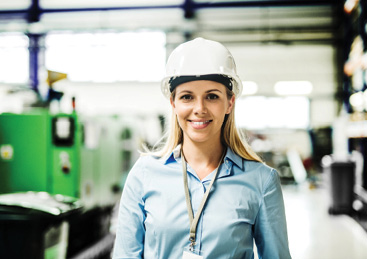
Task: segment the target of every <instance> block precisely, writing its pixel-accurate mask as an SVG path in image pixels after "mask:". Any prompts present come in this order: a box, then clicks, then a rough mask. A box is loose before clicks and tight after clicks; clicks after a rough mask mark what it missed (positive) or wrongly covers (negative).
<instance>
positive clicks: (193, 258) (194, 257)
mask: <svg viewBox="0 0 367 259" xmlns="http://www.w3.org/2000/svg"><path fill="white" fill-rule="evenodd" d="M194 251H195V250H194ZM200 254H201V253H200V252H198V254H195V253H193V251H191V250H190V249H189V248H185V249H184V251H183V254H182V259H204V257H203V256H202V255H200Z"/></svg>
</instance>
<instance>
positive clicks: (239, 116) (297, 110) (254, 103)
mask: <svg viewBox="0 0 367 259" xmlns="http://www.w3.org/2000/svg"><path fill="white" fill-rule="evenodd" d="M309 114H310V102H309V99H308V98H307V97H304V96H291V97H265V96H249V97H245V98H241V99H238V101H237V103H236V123H237V126H238V127H240V128H246V129H267V128H291V129H305V128H308V126H309V121H310V115H309Z"/></svg>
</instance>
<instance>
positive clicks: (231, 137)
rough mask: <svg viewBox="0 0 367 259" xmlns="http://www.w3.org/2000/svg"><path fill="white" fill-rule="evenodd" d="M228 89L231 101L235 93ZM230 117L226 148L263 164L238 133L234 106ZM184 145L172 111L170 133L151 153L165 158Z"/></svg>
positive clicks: (224, 129)
mask: <svg viewBox="0 0 367 259" xmlns="http://www.w3.org/2000/svg"><path fill="white" fill-rule="evenodd" d="M226 89H227V98H228V100H230V99H231V98H232V96H233V95H234V93H233V92H232V91H231V90H229V89H228V88H226ZM175 93H176V91H175V90H174V91H173V92H172V94H171V97H172V99H174V98H175ZM233 105H234V104H233ZM226 116H228V117H227V118H226V119H225V121H224V123H223V126H222V134H221V141H222V144H223V145H224V146H227V147H229V148H231V149H232V150H233V152H234V153H236V154H237V155H239V156H240V157H242V158H244V159H247V160H252V161H257V162H261V163H262V162H263V161H262V159H261V158H260V157H259V156H258V155H257V154H256V153H255V152H254V151H253V150H252V148H251V147H250V145H249V144H248V142H247V141H246V139H245V137H244V136H243V135H242V134H241V133H240V132H239V131H238V129H237V128H236V125H235V117H234V106H233V109H232V111H231V113H230V114H228V115H226ZM182 143H183V132H182V129H181V127H180V125H179V124H178V120H177V116H176V115H175V113H174V112H173V110H172V111H171V120H170V124H169V127H168V131H167V132H166V134H165V136H164V137H163V138H162V140H161V141H160V142H159V143H158V145H156V146H155V150H156V151H153V152H151V154H152V155H155V156H158V157H165V156H168V155H170V154H171V153H172V151H173V150H174V149H175V148H176V147H177V145H179V144H182Z"/></svg>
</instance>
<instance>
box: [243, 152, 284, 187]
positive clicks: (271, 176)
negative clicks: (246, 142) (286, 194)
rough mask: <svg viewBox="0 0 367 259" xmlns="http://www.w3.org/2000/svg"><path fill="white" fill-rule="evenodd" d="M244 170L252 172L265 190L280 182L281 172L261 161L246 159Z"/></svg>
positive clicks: (248, 172)
mask: <svg viewBox="0 0 367 259" xmlns="http://www.w3.org/2000/svg"><path fill="white" fill-rule="evenodd" d="M244 172H245V173H247V174H252V175H253V176H254V178H256V179H257V182H258V183H259V185H260V186H261V187H262V189H263V190H266V189H267V188H268V187H269V186H273V185H274V184H275V185H277V184H278V183H279V174H278V172H277V171H276V169H274V168H272V167H270V166H268V165H266V164H264V163H261V162H257V161H250V160H246V159H244Z"/></svg>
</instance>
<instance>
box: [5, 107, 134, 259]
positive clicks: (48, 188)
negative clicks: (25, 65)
mask: <svg viewBox="0 0 367 259" xmlns="http://www.w3.org/2000/svg"><path fill="white" fill-rule="evenodd" d="M129 131H130V132H132V131H131V129H130V128H129V127H128V125H127V124H126V122H125V121H124V120H123V118H121V117H118V116H91V117H87V116H80V115H78V114H77V113H76V112H73V113H71V114H64V113H57V114H52V113H50V111H49V110H47V109H32V110H29V111H26V112H23V113H21V114H15V113H3V114H0V195H1V194H9V193H22V192H23V193H24V192H28V191H31V192H46V193H48V194H51V195H58V194H61V195H64V196H71V197H74V198H77V199H78V200H79V201H80V204H81V205H82V210H81V213H77V214H75V215H74V216H73V217H72V218H69V219H68V224H69V226H70V229H69V242H68V246H67V247H68V252H67V257H70V256H73V255H75V254H77V253H78V251H80V250H84V249H85V248H86V247H88V246H89V245H90V244H93V243H95V242H96V241H97V240H99V239H101V238H102V237H103V236H105V235H107V234H108V232H109V219H110V218H111V216H112V212H113V208H114V207H115V205H116V204H117V201H118V199H119V197H120V194H121V188H122V186H123V184H124V179H125V178H126V175H127V172H128V171H129V169H130V167H131V166H132V161H133V160H134V159H136V157H134V156H133V155H132V153H133V151H132V150H136V147H135V146H134V144H131V143H134V141H133V139H132V134H130V133H129ZM129 143H130V144H129ZM4 224H5V223H4Z"/></svg>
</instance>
